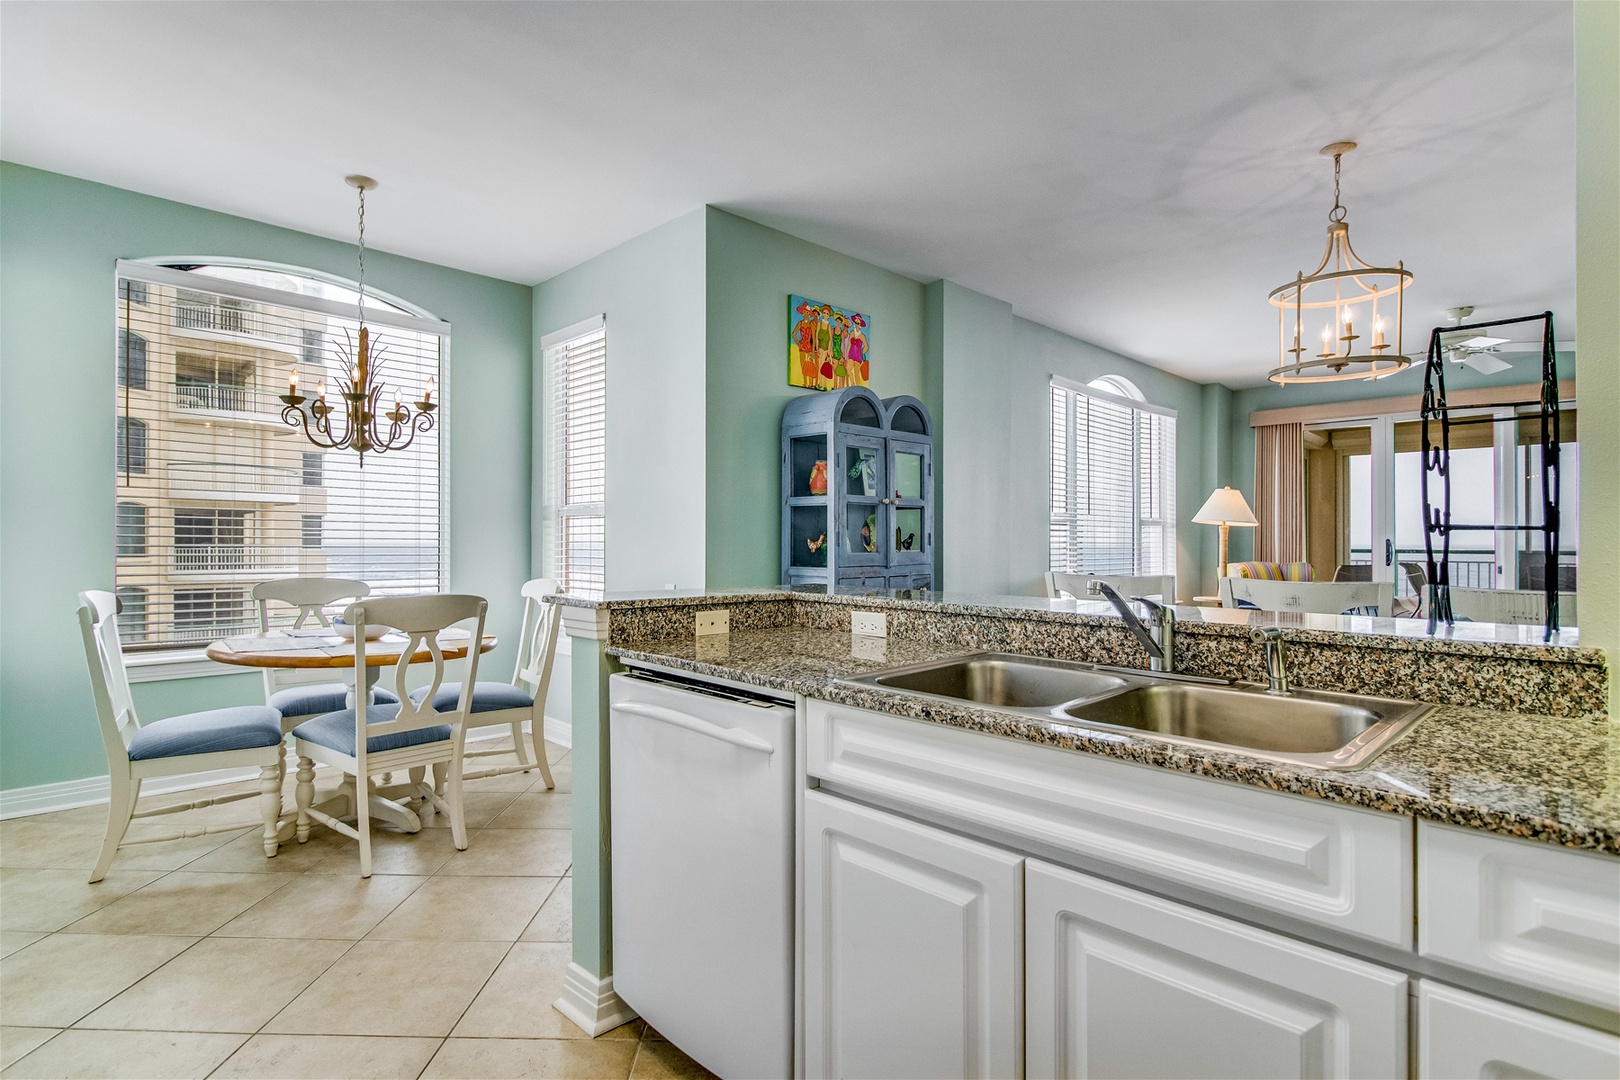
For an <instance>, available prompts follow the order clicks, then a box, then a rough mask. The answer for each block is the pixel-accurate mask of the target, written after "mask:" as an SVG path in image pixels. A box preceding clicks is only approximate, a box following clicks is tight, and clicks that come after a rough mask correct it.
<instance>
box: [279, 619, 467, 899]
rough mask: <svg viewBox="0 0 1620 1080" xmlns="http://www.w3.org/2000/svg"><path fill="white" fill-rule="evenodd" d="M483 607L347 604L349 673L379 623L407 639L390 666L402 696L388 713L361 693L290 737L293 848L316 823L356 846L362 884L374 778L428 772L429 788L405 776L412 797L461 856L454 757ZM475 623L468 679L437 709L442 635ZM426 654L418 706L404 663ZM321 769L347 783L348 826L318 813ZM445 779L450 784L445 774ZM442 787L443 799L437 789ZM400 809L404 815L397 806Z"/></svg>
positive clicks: (361, 660) (463, 839)
mask: <svg viewBox="0 0 1620 1080" xmlns="http://www.w3.org/2000/svg"><path fill="white" fill-rule="evenodd" d="M488 608H489V605H488V604H487V603H486V602H485V600H484V598H483V597H481V596H466V595H460V594H455V593H433V594H428V595H424V596H392V597H383V598H368V599H365V600H360V601H357V602H355V603H353V604H351V605H349V607H348V609H347V610H345V612H344V614H343V618H344V621H346V622H348V623H350V624H352V625H353V626H354V630H355V634H354V649H355V657H354V662H355V668H356V670H359V669H360V668H361V667H362V666H363V665H364V664H365V662H366V641H365V628H366V624H368V623H382V624H384V625H386V626H390V627H393V628H394V629H395V630H398V631H399V632H400V633H402V634H404V635H405V638H406V643H405V645H404V646H403V648H402V650H401V652H400V657H399V662H398V663H397V664H395V665H394V688H395V690H396V692H397V695H398V697H399V699H400V700H399V701H396V702H395V703H393V704H390V705H377V704H368V703H367V702H366V699H365V697H364V695H361V696H359V697H357V698H356V699H355V707H354V708H352V709H341V710H338V711H336V712H330V713H326V714H325V715H323V716H317V717H316V718H315V719H313V720H306V721H304V722H303V723H302V724H299V725H298V726H297V727H296V728H294V729H293V749H294V751H295V752H296V753H297V755H298V783H297V788H296V799H297V803H298V827H297V835H298V842H299V843H301V844H302V843H304V842H306V841H308V839H309V833H310V827H311V824H312V823H313V822H316V821H319V822H320V823H321V824H323V825H325V826H326V827H327V828H330V829H332V830H334V831H336V832H340V833H342V834H343V835H345V836H348V837H350V838H352V839H355V840H358V841H359V842H360V876H361V877H363V878H364V877H370V876H371V812H370V798H369V797H370V796H371V795H372V792H371V790H370V785H371V778H372V777H373V776H378V775H382V774H386V773H392V772H396V771H398V772H409V771H411V770H422V769H425V768H427V767H431V768H432V769H433V781H432V782H431V783H429V782H426V781H425V780H419V779H417V777H418V776H421V775H423V774H422V773H420V772H418V773H416V774H415V775H413V777H412V783H411V784H410V788H411V791H412V795H413V797H420V798H421V799H422V800H423V801H424V803H426V804H431V805H432V806H434V807H435V808H437V809H439V810H441V811H443V812H444V813H445V814H447V815H448V816H449V818H450V835H451V838H452V840H453V841H454V842H455V846H456V849H457V850H458V851H465V850H466V848H467V823H466V818H465V816H464V815H463V813H462V805H461V779H462V776H461V755H462V748H463V745H462V744H463V742H464V740H465V738H466V730H465V722H466V718H467V715H468V713H469V712H470V711H471V708H472V688H473V686H474V685H475V684H476V682H477V680H478V646H479V643H480V642H481V641H482V640H483V636H484V615H485V613H486V612H487V611H488ZM469 621H470V622H472V623H473V627H472V630H471V634H472V637H471V640H470V641H469V642H468V649H467V681H466V682H465V683H464V684H463V686H462V691H461V694H460V697H459V698H458V700H457V701H456V703H455V707H454V708H453V709H445V710H439V709H436V708H435V707H434V703H435V701H436V700H437V698H436V695H437V692H438V690H439V688H440V687H441V686H442V685H443V683H444V650H443V648H442V646H441V645H440V643H439V634H440V632H442V631H444V630H447V629H449V628H450V627H452V626H455V625H457V624H458V623H463V622H469ZM424 649H425V650H426V651H427V652H428V654H429V656H430V657H431V658H432V660H433V680H432V682H431V683H430V684H429V686H428V687H427V694H426V695H425V698H424V700H423V701H412V700H411V699H410V697H409V695H408V694H407V693H406V689H405V677H406V673H407V672H408V671H409V670H410V665H411V658H412V657H413V656H414V655H415V654H416V653H417V652H418V651H420V650H424ZM316 762H320V763H321V764H324V765H328V766H330V767H332V768H333V769H336V770H338V771H339V772H341V773H342V774H343V776H344V779H343V782H342V784H341V785H340V786H339V791H340V792H341V793H342V794H343V795H345V796H346V797H347V799H348V803H349V805H350V806H352V807H353V808H354V812H355V818H356V820H355V824H354V825H352V826H351V825H348V824H346V823H345V822H343V821H341V820H339V819H338V818H335V817H333V816H331V815H330V814H327V813H325V812H324V811H322V810H318V809H316V808H315V806H314V805H313V804H314V799H315V764H316ZM447 774H448V776H447ZM446 780H448V796H447V797H446V796H441V795H440V793H439V790H438V789H439V788H441V787H443V786H444V785H445V783H446ZM402 809H403V808H402Z"/></svg>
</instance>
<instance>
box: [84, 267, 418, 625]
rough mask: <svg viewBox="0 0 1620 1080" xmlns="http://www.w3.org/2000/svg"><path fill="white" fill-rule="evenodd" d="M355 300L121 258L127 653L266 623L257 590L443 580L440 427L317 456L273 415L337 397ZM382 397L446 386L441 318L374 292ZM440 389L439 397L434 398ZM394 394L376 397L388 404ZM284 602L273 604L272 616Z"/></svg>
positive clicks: (395, 588) (122, 562) (120, 435)
mask: <svg viewBox="0 0 1620 1080" xmlns="http://www.w3.org/2000/svg"><path fill="white" fill-rule="evenodd" d="M354 296H355V294H354V293H353V292H351V291H349V290H347V289H345V288H343V287H341V286H335V285H330V284H327V283H325V282H321V281H317V280H315V279H313V278H306V277H302V276H299V275H295V274H291V273H289V272H285V271H281V270H275V269H270V268H264V269H255V268H251V267H242V266H231V267H197V268H193V269H192V270H189V271H188V270H182V269H176V268H172V267H164V266H155V265H148V264H144V263H129V262H120V263H119V264H118V277H117V291H116V297H115V300H116V313H117V314H116V324H117V332H116V335H115V337H116V342H117V347H116V362H115V364H114V365H113V366H114V367H115V379H116V384H117V385H116V392H117V416H116V425H117V441H116V457H115V460H114V462H113V468H114V476H115V488H116V504H117V505H116V536H115V537H114V552H115V559H114V562H115V571H114V573H115V579H116V588H117V594H118V597H119V599H120V601H121V602H122V611H121V614H120V624H119V625H120V629H121V632H122V637H123V640H124V643H125V645H126V647H127V648H129V649H130V650H132V651H133V650H158V649H168V648H180V647H195V646H197V645H199V644H203V643H206V642H208V641H212V640H214V639H216V638H219V637H223V636H225V635H227V634H233V633H239V632H241V631H243V630H249V629H252V628H254V627H256V626H257V625H258V613H257V609H256V607H255V605H254V603H253V601H252V598H251V595H250V594H251V590H252V588H253V586H254V585H255V584H256V583H258V582H260V581H264V580H267V579H270V578H278V577H290V576H295V575H296V576H310V577H344V578H358V579H360V580H362V581H365V582H368V583H369V584H370V585H371V586H372V591H373V592H374V593H380V594H388V593H410V592H425V591H434V590H438V589H440V588H441V587H442V578H443V565H444V560H443V545H442V539H441V537H442V529H441V524H440V507H441V502H440V490H439V477H440V459H439V453H440V446H441V444H442V432H443V424H444V418H445V412H446V410H444V409H442V408H441V409H440V410H439V411H438V413H437V414H436V415H437V418H438V426H437V427H435V429H434V430H432V431H429V432H426V433H423V434H418V435H417V436H416V437H415V440H414V441H413V442H412V444H411V445H410V446H409V447H408V448H406V449H404V450H398V451H390V452H388V453H386V454H377V453H368V454H367V455H366V460H365V467H364V468H363V469H362V468H361V467H360V464H359V460H358V455H357V454H356V453H355V452H354V451H352V450H322V449H320V448H319V447H316V446H314V445H312V444H311V443H310V442H309V440H308V439H307V438H305V436H304V433H303V431H302V430H301V429H294V428H292V427H290V426H288V425H287V424H286V423H284V422H283V421H282V419H281V411H282V408H283V405H282V402H281V401H280V400H279V397H278V396H279V395H280V394H284V393H286V392H287V379H288V376H289V375H290V374H291V373H292V372H293V371H294V370H296V371H297V373H298V386H299V388H300V392H302V393H303V394H305V395H306V396H313V393H314V391H315V389H316V387H317V385H318V384H319V383H320V382H322V381H324V382H325V383H326V385H327V392H328V393H329V394H330V395H333V396H335V395H336V394H337V392H338V391H337V385H336V375H337V374H338V373H340V372H342V370H343V365H342V361H341V359H340V353H341V351H342V350H343V349H346V348H349V347H350V344H351V343H352V341H353V339H354V338H355V336H356V333H357V330H358V325H359V324H358V322H357V320H356V317H355V316H356V307H355V304H354ZM366 324H367V325H368V326H369V327H370V328H371V333H372V342H373V356H374V358H376V359H377V360H379V361H380V364H379V365H378V366H379V367H380V377H381V379H382V381H383V384H384V386H385V390H384V396H385V398H387V397H388V396H389V395H392V394H395V393H396V392H397V393H398V394H399V395H400V396H401V397H402V398H403V399H404V400H406V401H415V400H417V399H419V398H420V396H421V391H422V388H423V386H424V385H425V384H426V382H427V380H428V379H429V378H433V379H435V380H437V381H438V382H439V383H440V385H441V386H442V384H443V372H442V371H441V366H440V365H441V357H442V354H443V350H444V346H445V344H446V342H447V341H448V336H449V327H448V325H447V324H445V323H441V322H437V321H435V320H432V319H426V318H421V317H418V316H415V315H411V314H409V313H405V312H403V311H401V310H399V309H398V308H395V307H393V306H392V305H386V304H385V303H383V302H381V301H378V300H375V299H373V298H372V297H370V296H368V297H367V301H366ZM441 396H442V395H441ZM387 404H388V402H387V401H385V402H384V408H386V407H387ZM291 614H292V612H291V609H283V610H280V611H278V610H276V609H275V608H274V607H272V611H271V615H272V619H274V620H277V621H279V620H282V619H288V618H289V617H290V616H291Z"/></svg>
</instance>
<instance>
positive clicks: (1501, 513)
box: [1305, 406, 1580, 602]
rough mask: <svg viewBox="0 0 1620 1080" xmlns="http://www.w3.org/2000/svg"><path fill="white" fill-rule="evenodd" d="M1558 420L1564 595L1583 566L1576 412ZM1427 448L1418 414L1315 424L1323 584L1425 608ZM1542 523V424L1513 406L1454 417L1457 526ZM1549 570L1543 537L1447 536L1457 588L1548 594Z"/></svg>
mask: <svg viewBox="0 0 1620 1080" xmlns="http://www.w3.org/2000/svg"><path fill="white" fill-rule="evenodd" d="M1560 416H1561V428H1560V437H1561V441H1562V443H1563V449H1562V452H1561V464H1562V479H1561V482H1560V487H1561V491H1560V499H1559V506H1560V550H1559V552H1558V553H1557V556H1556V562H1557V570H1556V573H1557V574H1558V582H1559V585H1558V587H1559V589H1560V591H1565V592H1572V591H1574V588H1575V577H1576V564H1577V562H1578V557H1579V556H1578V551H1577V537H1578V536H1579V525H1580V519H1579V507H1578V501H1577V497H1576V493H1577V492H1578V490H1579V484H1580V479H1579V478H1580V445H1579V442H1578V428H1577V422H1576V413H1575V410H1574V408H1573V406H1566V407H1565V409H1564V410H1563V411H1562V412H1561V413H1560ZM1463 420H1465V421H1466V422H1458V421H1463ZM1431 434H1432V435H1433V437H1435V438H1438V431H1437V429H1434V428H1433V427H1431ZM1422 447H1423V441H1422V424H1421V421H1420V420H1419V419H1418V418H1417V417H1415V416H1398V417H1372V418H1368V419H1363V420H1344V421H1334V422H1333V423H1329V424H1319V425H1311V426H1307V428H1306V431H1305V464H1306V468H1305V475H1306V525H1305V541H1306V558H1307V559H1308V560H1309V561H1310V562H1311V565H1312V567H1313V568H1314V570H1315V572H1316V575H1317V578H1318V579H1319V580H1328V579H1330V578H1333V577H1337V578H1338V579H1339V580H1348V581H1369V580H1370V581H1391V582H1394V584H1395V595H1396V596H1397V597H1400V598H1403V599H1408V600H1412V601H1414V602H1415V601H1416V600H1417V599H1418V590H1419V588H1420V586H1421V585H1422V584H1423V582H1424V580H1425V578H1426V561H1427V560H1426V555H1425V551H1424V527H1423V526H1424V523H1423V505H1424V504H1423V493H1422V481H1423V452H1422ZM1429 480H1430V484H1431V494H1430V499H1431V501H1432V502H1433V503H1434V504H1435V505H1439V503H1440V501H1441V495H1440V488H1439V487H1438V481H1437V480H1436V478H1435V477H1434V476H1433V474H1431V475H1430V478H1429ZM1542 517H1543V499H1542V491H1541V428H1540V420H1539V419H1535V418H1530V419H1524V418H1522V417H1520V416H1519V415H1518V412H1517V411H1516V410H1515V409H1513V408H1495V409H1490V408H1482V409H1478V410H1473V411H1471V412H1468V413H1464V412H1462V411H1461V410H1458V411H1456V412H1454V414H1453V425H1452V428H1451V521H1452V522H1453V523H1456V524H1470V525H1494V524H1532V525H1539V524H1540V523H1541V522H1542ZM1438 555H1439V543H1438V538H1437V540H1436V556H1437V557H1438ZM1546 562H1547V560H1546V555H1545V553H1544V552H1543V550H1542V546H1541V534H1540V533H1534V532H1523V531H1513V532H1509V531H1504V532H1493V531H1490V530H1477V531H1458V532H1454V533H1453V534H1452V537H1451V552H1450V558H1449V564H1448V565H1449V572H1450V579H1451V584H1452V585H1453V586H1454V587H1456V588H1463V589H1524V590H1536V591H1540V590H1541V589H1542V588H1544V584H1543V583H1544V582H1545V574H1546Z"/></svg>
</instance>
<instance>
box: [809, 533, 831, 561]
mask: <svg viewBox="0 0 1620 1080" xmlns="http://www.w3.org/2000/svg"><path fill="white" fill-rule="evenodd" d="M805 543H806V544H808V545H809V546H810V562H811V565H813V566H826V565H827V554H826V552H824V551H822V548H824V547H826V546H827V534H826V533H822V534H821V535H820V536H818V537H816V538H815V539H814V540H806V541H805ZM818 556H819V558H818Z"/></svg>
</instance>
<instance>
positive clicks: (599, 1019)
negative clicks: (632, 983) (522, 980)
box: [551, 963, 636, 1039]
mask: <svg viewBox="0 0 1620 1080" xmlns="http://www.w3.org/2000/svg"><path fill="white" fill-rule="evenodd" d="M551 1007H552V1008H554V1009H556V1010H557V1011H558V1012H560V1013H562V1014H563V1015H564V1016H566V1017H568V1019H569V1020H571V1021H572V1022H573V1023H574V1026H576V1027H578V1028H579V1029H580V1030H581V1031H583V1032H584V1033H585V1034H587V1035H589V1036H590V1037H591V1038H593V1039H594V1038H596V1037H597V1036H598V1035H600V1034H602V1033H603V1032H606V1031H612V1030H613V1029H614V1028H616V1027H618V1026H619V1025H620V1024H628V1023H629V1022H630V1021H632V1020H634V1019H635V1018H636V1011H635V1010H634V1009H632V1008H631V1007H630V1006H628V1005H626V1004H625V1003H624V999H623V998H621V997H620V996H619V995H618V994H617V993H615V992H614V990H613V976H611V975H608V976H606V977H605V978H601V979H598V978H597V977H596V976H595V975H592V974H591V973H590V972H588V971H586V970H585V969H584V968H582V967H580V966H579V965H578V964H573V963H570V964H569V965H568V971H567V973H566V974H565V975H564V976H563V992H562V997H560V998H558V999H557V1000H556V1001H554V1002H552V1004H551Z"/></svg>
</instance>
